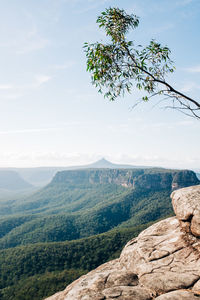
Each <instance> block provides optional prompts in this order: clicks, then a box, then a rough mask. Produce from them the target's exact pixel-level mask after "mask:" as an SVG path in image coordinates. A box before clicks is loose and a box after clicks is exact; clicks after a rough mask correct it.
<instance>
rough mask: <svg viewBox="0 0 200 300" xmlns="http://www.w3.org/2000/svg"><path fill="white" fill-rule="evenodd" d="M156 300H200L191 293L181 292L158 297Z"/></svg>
mask: <svg viewBox="0 0 200 300" xmlns="http://www.w3.org/2000/svg"><path fill="white" fill-rule="evenodd" d="M156 300H199V296H198V295H195V293H193V292H191V291H184V290H179V291H173V292H170V293H167V294H164V295H161V296H159V297H156Z"/></svg>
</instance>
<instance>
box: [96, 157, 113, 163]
mask: <svg viewBox="0 0 200 300" xmlns="http://www.w3.org/2000/svg"><path fill="white" fill-rule="evenodd" d="M97 162H101V163H111V162H110V161H108V160H107V159H105V158H104V157H103V158H101V159H99V160H97Z"/></svg>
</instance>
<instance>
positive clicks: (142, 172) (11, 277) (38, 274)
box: [0, 168, 199, 300]
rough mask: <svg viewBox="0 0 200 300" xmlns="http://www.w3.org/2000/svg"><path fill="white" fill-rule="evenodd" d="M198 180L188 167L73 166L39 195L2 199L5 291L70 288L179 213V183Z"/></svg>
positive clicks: (0, 254)
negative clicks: (174, 195) (174, 196)
mask: <svg viewBox="0 0 200 300" xmlns="http://www.w3.org/2000/svg"><path fill="white" fill-rule="evenodd" d="M198 183H199V180H198V179H197V177H196V175H195V173H193V172H192V171H187V170H184V171H178V170H165V169H156V168H154V169H121V170H115V169H113V170H111V169H104V170H103V169H92V170H79V171H78V170H73V171H63V172H58V173H57V174H56V176H55V177H54V178H53V180H52V182H51V183H50V184H48V185H47V186H45V187H44V188H41V189H40V190H39V191H37V192H35V193H33V194H32V195H29V196H27V195H24V196H22V197H21V198H19V197H16V198H13V199H6V198H5V199H3V200H0V215H1V218H0V299H2V300H12V299H13V300H14V299H15V300H16V299H17V300H29V299H33V300H34V299H35V300H36V299H37V300H40V299H43V298H44V297H46V296H48V295H51V294H53V293H55V292H56V291H58V290H62V289H64V287H65V286H66V285H67V284H68V283H70V282H72V281H73V280H75V279H76V278H78V277H79V276H81V275H82V274H84V273H86V272H88V271H89V270H91V269H93V268H95V267H97V266H98V265H100V264H102V263H104V262H106V261H108V260H111V259H113V258H116V257H117V256H119V254H120V251H121V249H122V247H123V246H124V245H125V244H126V242H127V241H128V240H130V239H131V238H133V237H134V236H137V235H138V233H139V232H140V231H141V230H143V229H144V228H146V227H147V226H149V225H150V224H152V222H155V221H157V220H159V219H161V218H165V217H167V216H170V215H172V214H173V211H172V205H171V200H170V193H171V191H172V190H173V189H174V188H178V187H183V186H189V185H194V184H198Z"/></svg>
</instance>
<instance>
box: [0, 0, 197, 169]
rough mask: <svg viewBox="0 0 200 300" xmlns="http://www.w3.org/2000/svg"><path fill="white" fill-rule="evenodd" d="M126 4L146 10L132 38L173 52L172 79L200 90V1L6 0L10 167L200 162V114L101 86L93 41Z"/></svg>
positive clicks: (0, 163) (3, 99)
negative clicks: (109, 11)
mask: <svg viewBox="0 0 200 300" xmlns="http://www.w3.org/2000/svg"><path fill="white" fill-rule="evenodd" d="M110 6H118V7H120V8H124V9H125V10H126V11H127V12H129V13H135V14H136V15H138V16H139V17H140V25H139V27H138V29H137V30H136V31H134V32H132V33H130V35H129V37H130V39H132V40H135V41H136V42H137V43H138V44H143V45H145V44H147V43H148V42H149V41H150V39H152V38H154V39H156V40H157V41H159V42H161V43H162V44H163V45H167V46H168V47H169V48H170V49H171V51H172V59H173V60H174V62H175V65H176V72H175V74H174V75H173V76H171V77H170V78H169V82H170V83H171V84H173V85H174V86H175V87H176V88H177V89H179V90H181V91H183V92H185V93H187V94H188V95H190V96H192V97H194V98H196V99H197V100H199V98H200V56H199V49H200V38H199V29H200V19H199V15H200V1H199V0H159V1H158V0H123V1H122V0H119V1H118V0H115V1H109V0H102V1H101V0H84V1H83V0H70V1H69V0H29V1H27V0H8V1H0V167H9V166H10V167H11V166H16V167H30V166H68V165H75V164H85V163H89V162H93V161H95V160H97V159H99V158H101V157H105V158H107V159H109V160H111V161H113V162H116V163H130V164H135V165H141V164H142V165H154V166H164V167H175V168H197V169H200V155H199V152H200V151H199V150H200V121H197V120H195V119H192V118H189V117H186V116H185V115H183V114H181V113H179V112H177V111H174V110H169V109H166V108H165V107H163V105H161V104H158V105H155V104H156V101H152V102H151V103H148V104H145V103H144V104H141V105H139V106H137V107H136V108H135V109H132V106H133V105H134V103H135V102H136V101H137V99H138V97H139V94H138V92H137V91H133V92H132V94H131V95H129V96H126V97H124V98H121V99H118V100H117V101H116V102H113V103H110V102H109V101H108V100H106V99H104V98H103V96H102V95H99V94H98V92H97V90H96V89H95V88H94V87H93V86H92V85H91V82H90V75H89V74H88V73H87V72H86V59H85V54H84V52H83V48H82V47H83V43H84V42H85V41H88V42H95V41H99V40H103V39H104V33H103V31H100V30H99V28H98V26H97V24H96V17H97V16H98V15H99V14H100V13H101V11H103V10H104V9H105V8H107V7H110Z"/></svg>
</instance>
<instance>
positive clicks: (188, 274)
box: [48, 186, 200, 300]
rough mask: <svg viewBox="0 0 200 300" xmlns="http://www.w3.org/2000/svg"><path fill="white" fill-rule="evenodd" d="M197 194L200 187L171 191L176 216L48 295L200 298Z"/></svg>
mask: <svg viewBox="0 0 200 300" xmlns="http://www.w3.org/2000/svg"><path fill="white" fill-rule="evenodd" d="M199 197H200V186H196V187H189V188H186V189H185V188H184V189H181V190H177V191H175V192H173V193H172V201H173V206H174V209H175V212H176V213H177V217H172V218H168V219H166V220H163V221H160V222H158V223H156V224H154V225H152V226H151V227H149V228H147V229H146V230H144V231H143V232H142V233H141V234H139V236H138V237H137V238H135V239H133V240H131V241H130V242H128V243H127V245H126V246H125V247H124V249H123V251H122V253H121V256H120V258H119V259H116V260H114V261H111V262H108V263H106V264H103V265H101V266H100V267H98V268H97V269H96V270H93V271H91V272H90V273H88V274H87V275H84V276H82V277H80V278H79V279H78V280H76V281H75V282H73V283H72V284H70V285H69V286H68V287H67V288H66V289H65V290H64V291H63V292H61V293H57V294H55V295H54V296H52V297H50V298H48V300H105V299H109V300H112V299H113V300H116V299H117V300H133V299H134V300H150V299H156V300H157V299H158V300H181V299H183V300H195V299H200V239H199V238H198V237H197V236H198V234H197V232H198V230H200V229H199V227H200V226H199V224H200V221H199V216H200V215H199V206H200V198H199ZM187 199H188V202H187ZM193 219H194V220H193Z"/></svg>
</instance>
